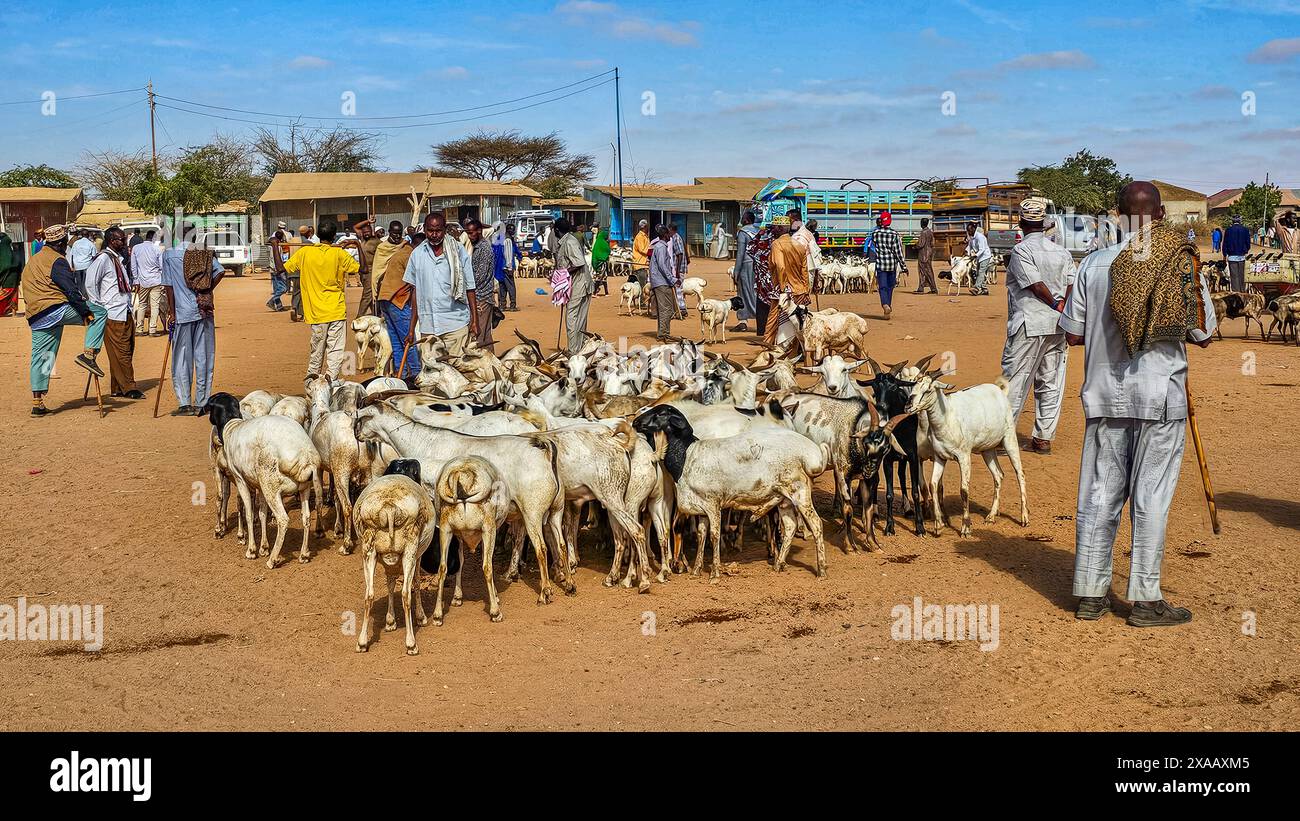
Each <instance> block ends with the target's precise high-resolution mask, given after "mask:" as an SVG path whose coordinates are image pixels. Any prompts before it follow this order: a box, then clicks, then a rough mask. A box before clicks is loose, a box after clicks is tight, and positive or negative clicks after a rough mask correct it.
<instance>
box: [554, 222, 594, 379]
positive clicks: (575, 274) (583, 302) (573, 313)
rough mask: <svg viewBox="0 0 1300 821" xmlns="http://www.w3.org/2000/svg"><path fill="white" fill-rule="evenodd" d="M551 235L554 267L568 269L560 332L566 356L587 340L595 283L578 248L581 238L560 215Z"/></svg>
mask: <svg viewBox="0 0 1300 821" xmlns="http://www.w3.org/2000/svg"><path fill="white" fill-rule="evenodd" d="M554 227H555V234H556V236H558V238H559V239H558V242H557V244H556V251H555V267H556V268H566V269H568V271H569V304H568V305H566V306H565V308H564V332H565V338H566V339H567V340H568V351H569V355H570V356H572V355H573V354H576V353H577V352H578V351H579V350H581V349H582V344H583V343H584V342H586V341H587V312H588V309H589V308H590V307H591V295H592V294H593V293H595V291H596V283H595V280H594V279H593V277H592V274H591V266H590V265H588V264H587V252H586V249H584V248H583V247H582V240H581V239H579V238H578V235H577V234H575V233H574V232H573V226H572V225H570V224H569V221H568V220H567V219H565V218H563V217H561V218H560V219H557V220H556V221H555V226H554Z"/></svg>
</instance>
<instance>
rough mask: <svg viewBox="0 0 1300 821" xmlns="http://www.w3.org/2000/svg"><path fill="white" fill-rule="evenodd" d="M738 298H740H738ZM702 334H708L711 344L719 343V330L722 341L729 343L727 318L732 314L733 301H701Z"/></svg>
mask: <svg viewBox="0 0 1300 821" xmlns="http://www.w3.org/2000/svg"><path fill="white" fill-rule="evenodd" d="M737 298H738V297H737ZM698 307H699V310H700V333H701V334H707V336H708V340H709V341H710V342H717V341H718V330H719V329H721V330H722V341H723V342H724V343H725V342H726V341H727V317H728V316H730V314H731V308H732V305H731V300H727V299H704V298H701V299H700V301H699V305H698Z"/></svg>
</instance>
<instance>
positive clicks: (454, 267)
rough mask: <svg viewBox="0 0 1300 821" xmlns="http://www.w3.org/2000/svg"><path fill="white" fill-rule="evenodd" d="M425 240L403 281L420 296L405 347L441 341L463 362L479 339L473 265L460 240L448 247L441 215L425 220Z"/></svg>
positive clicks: (414, 305)
mask: <svg viewBox="0 0 1300 821" xmlns="http://www.w3.org/2000/svg"><path fill="white" fill-rule="evenodd" d="M424 235H425V241H424V242H423V243H422V244H421V245H420V246H419V247H417V248H415V249H414V250H413V251H411V257H410V259H409V260H407V262H406V272H405V274H404V275H403V276H402V280H403V281H404V282H405V283H407V284H408V285H410V286H411V287H412V288H413V289H414V291H415V293H414V295H413V296H414V298H413V299H412V300H411V327H410V330H408V331H407V335H406V342H405V345H406V346H412V345H413V343H415V342H419V341H420V340H421V338H424V337H429V336H436V337H437V338H438V339H439V340H441V341H442V342H443V344H444V345H446V346H447V353H448V354H449V355H450V356H453V357H460V356H464V355H465V346H466V344H468V342H469V340H470V338H471V337H477V336H478V300H477V299H476V298H475V293H474V284H475V283H474V265H473V262H472V261H471V260H470V255H469V252H468V251H466V250H465V246H464V245H461V244H460V241H459V240H452V241H451V242H447V218H446V217H444V216H443V215H442V212H441V211H435V212H433V213H431V214H429V215H428V216H427V217H425V218H424ZM385 277H387V274H385ZM399 364H400V363H399Z"/></svg>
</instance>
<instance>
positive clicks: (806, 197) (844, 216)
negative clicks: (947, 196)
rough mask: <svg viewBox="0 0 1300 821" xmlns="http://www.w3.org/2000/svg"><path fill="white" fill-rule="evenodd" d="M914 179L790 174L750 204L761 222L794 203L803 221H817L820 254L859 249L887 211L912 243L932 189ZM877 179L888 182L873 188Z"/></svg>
mask: <svg viewBox="0 0 1300 821" xmlns="http://www.w3.org/2000/svg"><path fill="white" fill-rule="evenodd" d="M899 183H905V184H906V185H899ZM919 183H920V181H919V180H915V179H872V180H867V179H858V178H844V177H792V178H791V179H788V180H773V181H772V182H770V183H768V184H767V185H766V186H764V188H763V190H762V191H759V192H758V195H757V196H756V197H755V198H754V207H755V209H756V210H757V212H758V213H759V214H760V215H761V219H760V220H759V224H760V225H767V224H769V223H770V221H771V219H772V217H775V216H779V215H783V214H786V213H787V212H789V210H790V209H791V208H798V209H799V213H800V214H802V215H803V219H804V221H805V222H807V221H808V220H813V219H815V220H817V233H818V234H819V236H820V241H819V243H818V244H819V245H820V246H821V249H822V253H823V254H829V255H832V256H834V255H840V254H849V253H855V252H858V251H860V250H861V249H862V244H863V243H864V242H865V241H866V240H867V237H869V236H871V233H872V232H873V231H875V230H876V217H878V216H880V215H881V214H883V213H884V212H886V211H888V212H889V213H890V215H891V217H892V222H891V227H892V228H893V229H894V230H895V231H897V232H898V233H899V234H901V235H902V238H903V244H904V245H912V244H913V243H915V242H916V240H917V237H919V236H920V234H921V220H922V218H926V217H930V215H931V211H932V202H931V194H930V192H929V191H924V190H918V184H919ZM880 184H884V185H889V186H892V187H885V188H878V187H877V185H880ZM908 186H911V187H910V188H909V187H908Z"/></svg>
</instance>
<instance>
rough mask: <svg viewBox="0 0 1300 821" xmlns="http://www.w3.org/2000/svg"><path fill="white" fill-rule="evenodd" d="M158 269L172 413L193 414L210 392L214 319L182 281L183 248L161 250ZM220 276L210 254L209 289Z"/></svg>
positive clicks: (221, 270) (214, 354)
mask: <svg viewBox="0 0 1300 821" xmlns="http://www.w3.org/2000/svg"><path fill="white" fill-rule="evenodd" d="M200 270H202V269H200ZM162 271H163V274H162V277H163V286H164V287H165V288H166V289H167V309H168V310H167V321H168V323H169V324H168V329H167V330H168V333H170V334H171V344H172V389H173V390H175V391H176V402H177V404H178V405H179V407H177V409H176V410H175V411H173V412H172V416H196V415H197V414H198V411H199V408H201V407H203V406H204V405H206V404H207V403H208V397H209V396H210V395H211V393H212V369H213V366H214V365H215V364H216V360H217V326H216V318H215V317H214V315H213V314H211V313H206V312H204V311H202V310H200V308H199V304H198V295H197V294H196V293H195V292H194V290H193V289H192V288H190V286H189V284H188V283H187V282H186V281H185V249H184V248H183V247H182V248H171V249H168V250H167V251H164V252H163V255H162ZM224 275H225V269H224V268H222V267H221V263H219V262H217V260H216V257H215V256H214V257H213V259H212V287H213V288H215V287H216V285H217V283H218V282H220V281H221V277H222V276H224ZM191 386H192V387H193V396H194V398H193V400H191V399H190V389H191Z"/></svg>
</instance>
